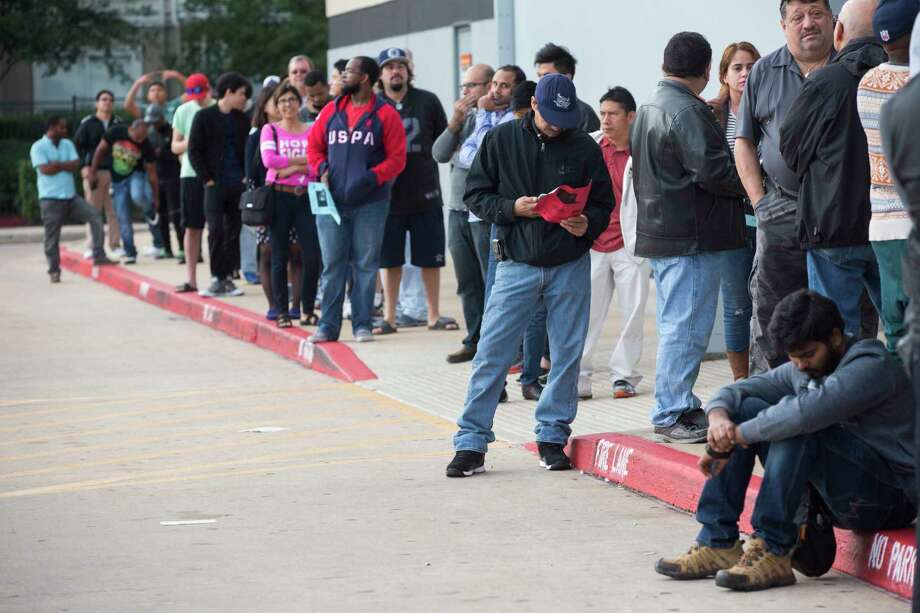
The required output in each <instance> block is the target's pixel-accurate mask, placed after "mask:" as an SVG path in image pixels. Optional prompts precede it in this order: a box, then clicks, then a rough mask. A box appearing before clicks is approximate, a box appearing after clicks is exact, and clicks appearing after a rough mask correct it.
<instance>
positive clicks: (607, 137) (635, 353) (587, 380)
mask: <svg viewBox="0 0 920 613" xmlns="http://www.w3.org/2000/svg"><path fill="white" fill-rule="evenodd" d="M600 115H601V129H600V130H598V131H597V132H594V133H592V134H591V136H593V137H594V138H595V140H597V143H598V144H599V145H600V146H601V152H602V153H603V154H604V162H606V164H607V171H608V172H609V173H610V179H611V181H612V182H613V196H614V199H615V201H616V206H614V208H613V212H612V213H611V214H610V225H609V226H607V229H606V230H605V231H604V233H603V234H601V235H600V236H599V237H598V239H597V240H596V241H594V245H593V246H592V247H591V315H590V319H589V321H588V336H587V338H586V339H585V348H584V352H583V353H582V356H581V369H580V372H579V374H578V397H579V398H581V399H583V400H586V399H588V398H592V397H593V392H592V389H591V376H592V374H593V372H594V349H595V348H596V347H597V341H598V339H599V338H600V335H601V332H602V331H603V329H604V324H605V323H606V319H607V312H608V310H609V309H610V300H611V298H613V290H614V288H616V290H617V298H618V300H619V303H620V311H621V316H622V317H621V318H622V322H623V323H622V328H621V330H620V338H619V340H618V341H617V345H616V348H615V349H614V350H613V353H612V354H611V355H610V363H609V364H610V383H611V384H612V386H613V397H614V398H631V397H633V396H635V395H636V386H637V385H638V384H639V381H641V380H642V375H641V374H639V373H638V372H636V364H638V362H639V359H640V358H641V357H642V326H643V324H644V319H645V301H646V299H647V298H648V288H649V275H650V268H649V264H648V261H647V260H645V259H644V258H637V257H635V255H633V253H634V248H635V228H634V227H633V228H632V230H631V232H632V233H633V235H632V236H631V237H630V240H628V241H626V240H624V236H623V228H622V227H621V225H620V211H621V206H622V204H623V192H624V188H626V189H627V190H628V191H632V186H631V185H625V184H624V174H625V173H626V171H627V163H628V162H629V126H630V124H631V123H632V121H633V119H634V118H635V116H636V101H635V100H634V99H633V97H632V94H630V93H629V92H628V91H627V90H626V89H624V88H622V87H614V88H613V89H611V90H609V91H608V92H607V93H606V94H604V95H603V97H602V98H601V106H600ZM631 177H632V173H630V174H629V181H631V180H632V179H631ZM627 243H628V244H627Z"/></svg>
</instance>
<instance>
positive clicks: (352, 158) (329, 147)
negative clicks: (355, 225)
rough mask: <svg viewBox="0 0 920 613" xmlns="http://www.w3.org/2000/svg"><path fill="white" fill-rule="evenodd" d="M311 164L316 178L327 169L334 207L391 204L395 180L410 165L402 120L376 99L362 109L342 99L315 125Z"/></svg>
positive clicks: (310, 143) (310, 142)
mask: <svg viewBox="0 0 920 613" xmlns="http://www.w3.org/2000/svg"><path fill="white" fill-rule="evenodd" d="M307 160H308V162H309V163H310V167H311V168H312V169H313V170H314V171H315V172H316V174H317V176H322V174H323V173H324V172H326V171H329V189H330V191H331V192H332V198H333V200H335V203H336V206H338V207H356V206H361V205H363V204H368V203H371V202H381V201H384V200H387V199H389V197H390V189H391V187H392V185H393V181H394V180H395V179H396V177H397V176H399V173H401V172H402V171H403V169H404V168H405V167H406V131H405V129H404V128H403V123H402V118H400V116H399V113H398V112H397V111H396V109H394V108H393V106H392V105H391V104H388V103H387V102H386V101H385V100H384V99H383V98H381V97H380V96H378V95H374V96H373V97H372V98H371V99H370V101H369V102H368V103H366V104H362V105H361V106H355V105H354V104H353V103H352V101H351V96H339V97H338V98H336V99H335V100H333V101H332V102H330V103H329V104H327V105H326V106H325V108H323V110H322V111H321V112H320V114H319V117H317V119H316V123H315V124H313V127H312V128H311V130H310V136H309V138H308V148H307Z"/></svg>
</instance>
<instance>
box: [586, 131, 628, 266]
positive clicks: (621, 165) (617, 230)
mask: <svg viewBox="0 0 920 613" xmlns="http://www.w3.org/2000/svg"><path fill="white" fill-rule="evenodd" d="M600 146H601V153H603V154H604V162H605V163H606V164H607V172H608V173H609V174H610V180H611V181H612V182H613V199H614V207H613V211H612V212H611V213H610V225H609V226H607V229H606V230H604V232H603V233H602V234H601V235H600V236H598V237H597V240H596V241H594V245H593V246H592V247H591V248H592V249H594V250H595V251H600V252H601V253H610V252H611V251H616V250H618V249H622V248H623V230H622V228H621V227H620V200H622V199H623V173H624V172H625V171H626V162H628V161H629V147H624V148H623V149H618V148H617V146H616V145H614V144H613V143H611V142H610V141H609V140H607V138H606V137H601V142H600Z"/></svg>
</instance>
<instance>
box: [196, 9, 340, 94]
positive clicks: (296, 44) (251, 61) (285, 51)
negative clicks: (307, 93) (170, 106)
mask: <svg viewBox="0 0 920 613" xmlns="http://www.w3.org/2000/svg"><path fill="white" fill-rule="evenodd" d="M185 9H186V14H187V15H189V16H190V17H189V18H188V19H187V20H186V21H185V22H184V23H183V24H182V51H181V57H180V58H179V62H178V63H179V66H180V67H181V68H182V69H183V70H184V71H185V72H204V73H206V74H209V75H212V76H213V75H217V74H218V73H221V72H224V71H227V70H236V71H238V72H241V73H243V74H246V75H260V76H265V75H269V74H281V73H286V71H287V61H288V59H290V58H291V57H292V56H294V55H298V54H305V55H309V56H310V58H311V59H313V61H314V63H315V64H316V66H317V68H324V67H325V64H326V61H325V60H326V13H325V2H323V0H258V1H254V0H186V3H185ZM196 16H197V17H196Z"/></svg>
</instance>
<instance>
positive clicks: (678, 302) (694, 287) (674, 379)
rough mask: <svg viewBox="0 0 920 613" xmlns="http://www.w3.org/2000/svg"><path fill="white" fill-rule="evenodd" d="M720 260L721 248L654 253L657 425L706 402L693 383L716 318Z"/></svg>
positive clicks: (671, 422)
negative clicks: (678, 253)
mask: <svg viewBox="0 0 920 613" xmlns="http://www.w3.org/2000/svg"><path fill="white" fill-rule="evenodd" d="M720 260H721V255H720V254H719V253H698V254H696V255H685V256H679V257H671V258H650V259H649V262H650V263H651V265H652V272H653V273H654V275H655V288H656V291H657V293H658V299H657V308H656V311H655V320H656V323H657V324H658V357H657V361H656V364H655V407H654V408H653V409H652V425H654V426H657V427H667V426H672V425H674V423H675V422H676V421H677V419H678V418H679V417H680V416H681V415H682V414H684V413H686V412H688V411H692V410H694V409H698V408H700V406H701V405H702V403H701V402H700V399H699V398H697V397H696V395H695V394H694V393H693V385H694V384H695V383H696V378H697V376H698V375H699V374H700V364H701V363H702V361H703V356H704V355H705V354H706V346H707V345H709V336H710V335H711V334H712V326H713V324H714V323H715V321H716V307H717V305H718V303H719V276H720Z"/></svg>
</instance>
